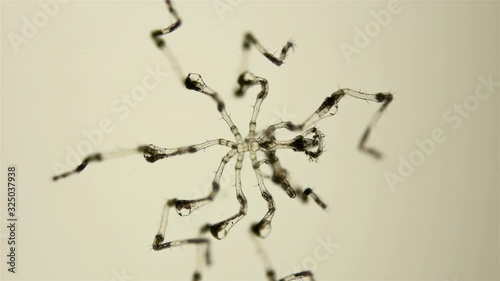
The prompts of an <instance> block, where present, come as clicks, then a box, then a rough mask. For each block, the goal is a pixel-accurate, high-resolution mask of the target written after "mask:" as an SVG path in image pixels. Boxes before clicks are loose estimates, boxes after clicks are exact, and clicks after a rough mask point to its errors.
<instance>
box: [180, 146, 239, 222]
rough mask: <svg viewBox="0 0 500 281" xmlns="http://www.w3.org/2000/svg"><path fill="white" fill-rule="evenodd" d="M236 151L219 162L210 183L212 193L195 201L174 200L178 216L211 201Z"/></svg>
mask: <svg viewBox="0 0 500 281" xmlns="http://www.w3.org/2000/svg"><path fill="white" fill-rule="evenodd" d="M236 154H237V153H236V149H231V150H230V151H229V152H228V153H227V154H226V155H225V156H224V157H223V158H222V160H221V161H220V164H219V168H218V169H217V172H216V173H215V176H214V180H213V181H212V191H211V192H210V194H208V195H207V196H206V197H204V198H200V199H195V200H176V204H175V209H176V211H177V213H178V214H179V215H180V216H187V215H189V214H191V213H192V212H194V211H195V210H197V209H199V208H201V207H203V206H205V205H206V204H208V203H210V202H212V201H213V199H214V198H215V196H216V195H217V193H219V190H220V178H221V176H222V173H223V172H224V167H225V166H226V164H227V163H228V162H229V160H231V158H233V157H234V156H235V155H236Z"/></svg>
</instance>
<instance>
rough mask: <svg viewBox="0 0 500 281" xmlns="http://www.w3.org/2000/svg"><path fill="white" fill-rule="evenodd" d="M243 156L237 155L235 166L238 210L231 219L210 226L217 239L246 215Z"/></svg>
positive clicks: (224, 235)
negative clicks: (242, 171) (242, 170)
mask: <svg viewBox="0 0 500 281" xmlns="http://www.w3.org/2000/svg"><path fill="white" fill-rule="evenodd" d="M244 155H245V154H244V153H240V154H238V157H237V159H236V165H235V187H236V199H237V200H238V202H239V203H240V210H239V212H238V213H237V214H235V215H233V216H232V217H230V218H228V219H225V220H223V221H221V222H219V223H216V224H213V225H211V226H210V232H211V233H212V235H213V236H214V237H215V238H217V239H223V238H224V237H226V236H227V234H228V233H229V230H231V228H232V227H233V226H234V225H235V224H236V223H237V222H238V221H240V220H241V219H242V218H243V217H244V216H245V215H246V213H247V210H248V205H247V199H246V197H245V194H243V189H242V188H241V168H242V166H243V158H244Z"/></svg>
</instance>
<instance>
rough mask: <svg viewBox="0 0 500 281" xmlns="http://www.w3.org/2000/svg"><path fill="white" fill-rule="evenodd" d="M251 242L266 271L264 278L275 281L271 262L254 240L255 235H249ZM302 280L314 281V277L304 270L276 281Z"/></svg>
mask: <svg viewBox="0 0 500 281" xmlns="http://www.w3.org/2000/svg"><path fill="white" fill-rule="evenodd" d="M251 236H252V240H253V241H254V243H255V246H256V248H257V253H258V254H259V257H260V259H261V260H262V263H263V264H264V268H265V270H266V277H267V280H268V281H276V272H275V271H274V269H273V266H272V264H271V261H270V259H269V256H268V255H267V252H266V251H265V250H264V247H263V246H262V242H261V241H259V239H256V237H255V233H253V230H252V233H251ZM302 278H304V279H305V278H307V279H306V280H309V281H314V276H313V274H312V272H311V271H309V270H304V271H301V272H296V273H293V274H290V275H288V276H285V277H283V278H281V279H279V280H278V281H293V280H299V279H301V280H303V279H302Z"/></svg>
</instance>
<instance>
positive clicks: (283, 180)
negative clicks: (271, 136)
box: [259, 150, 327, 210]
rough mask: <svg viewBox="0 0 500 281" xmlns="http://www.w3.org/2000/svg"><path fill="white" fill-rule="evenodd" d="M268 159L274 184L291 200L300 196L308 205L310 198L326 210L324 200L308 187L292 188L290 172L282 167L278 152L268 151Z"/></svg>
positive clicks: (267, 162)
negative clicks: (289, 179) (303, 188)
mask: <svg viewBox="0 0 500 281" xmlns="http://www.w3.org/2000/svg"><path fill="white" fill-rule="evenodd" d="M266 157H267V159H266V160H267V161H265V163H266V164H269V165H271V169H272V171H273V174H272V176H271V177H270V178H271V180H272V181H273V182H274V183H276V184H278V185H280V186H281V187H282V188H283V190H285V192H286V193H287V195H288V196H289V197H290V198H295V197H296V196H297V194H298V195H299V197H298V198H300V199H302V201H303V202H304V203H306V202H307V201H308V198H309V197H311V198H312V199H313V200H314V202H316V204H318V206H320V207H321V208H322V209H323V210H326V208H327V205H326V203H325V202H323V200H321V198H320V197H319V196H318V195H317V194H316V193H315V192H314V191H313V190H312V189H311V188H309V187H308V188H306V189H305V190H302V189H300V188H295V189H294V188H292V187H291V184H290V183H289V181H288V172H287V170H286V169H285V168H283V167H282V166H281V163H280V160H279V158H278V157H277V156H276V151H274V150H271V151H267V152H266ZM259 166H260V163H259Z"/></svg>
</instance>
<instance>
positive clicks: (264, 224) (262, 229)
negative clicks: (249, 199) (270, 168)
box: [250, 151, 276, 238]
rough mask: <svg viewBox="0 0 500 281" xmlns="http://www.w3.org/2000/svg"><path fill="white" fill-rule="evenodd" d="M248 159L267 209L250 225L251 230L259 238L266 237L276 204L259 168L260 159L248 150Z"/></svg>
mask: <svg viewBox="0 0 500 281" xmlns="http://www.w3.org/2000/svg"><path fill="white" fill-rule="evenodd" d="M250 159H251V161H252V167H253V170H254V172H255V176H256V177H257V184H258V186H259V189H260V193H261V195H262V198H264V200H266V202H267V208H268V211H267V213H266V214H265V215H264V217H263V218H262V220H260V221H259V222H258V223H255V224H253V225H252V231H253V232H254V233H255V234H256V235H258V236H259V237H261V238H265V237H267V235H269V233H271V220H272V219H273V216H274V212H275V211H276V205H275V204H274V199H273V196H272V195H271V193H269V191H268V190H267V188H266V186H265V184H264V180H263V176H262V172H261V170H260V161H259V160H257V154H256V153H255V152H253V151H250Z"/></svg>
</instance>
